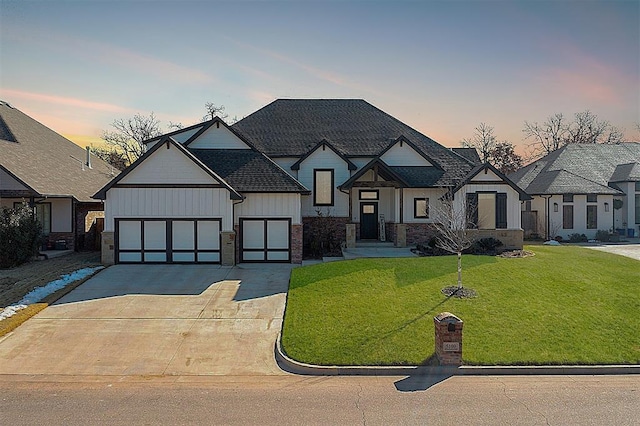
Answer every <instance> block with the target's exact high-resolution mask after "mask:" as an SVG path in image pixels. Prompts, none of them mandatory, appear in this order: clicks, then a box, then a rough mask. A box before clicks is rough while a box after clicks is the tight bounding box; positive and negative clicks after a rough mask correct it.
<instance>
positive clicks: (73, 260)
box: [0, 252, 100, 309]
mask: <svg viewBox="0 0 640 426" xmlns="http://www.w3.org/2000/svg"><path fill="white" fill-rule="evenodd" d="M99 265H100V252H82V253H70V254H67V255H64V256H60V257H54V258H52V259H47V260H33V261H31V262H28V263H25V264H23V265H20V266H18V267H15V268H10V269H0V309H1V308H4V307H6V306H9V305H12V304H15V303H16V302H17V301H19V300H20V299H22V297H23V296H24V295H25V294H27V293H29V292H30V291H31V290H33V289H34V288H36V287H41V286H43V285H45V284H47V283H48V282H51V281H55V280H57V279H58V278H60V277H61V276H62V275H65V274H69V273H71V272H73V271H77V270H78V269H82V268H90V267H93V266H99Z"/></svg>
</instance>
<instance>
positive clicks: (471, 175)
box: [453, 163, 531, 201]
mask: <svg viewBox="0 0 640 426" xmlns="http://www.w3.org/2000/svg"><path fill="white" fill-rule="evenodd" d="M486 169H489V170H491V171H492V172H493V173H495V174H496V176H498V177H499V178H500V179H502V181H503V182H505V183H506V184H507V185H509V186H510V187H511V188H513V189H514V190H516V191H517V192H518V194H520V197H519V198H520V201H526V200H531V195H529V194H527V193H526V192H524V190H523V189H522V188H520V187H519V186H518V185H516V184H515V183H514V182H513V181H512V180H511V179H509V178H508V177H507V176H505V175H504V173H502V172H501V171H500V170H498V169H496V168H495V167H494V166H493V165H491V164H489V163H484V164H480V165H479V166H476V167H475V168H474V169H472V170H471V171H470V172H469V174H468V175H467V177H466V178H465V179H464V180H463V181H462V182H460V183H459V184H458V185H457V186H456V187H455V188H454V189H453V193H456V192H458V191H459V190H460V189H461V188H462V187H463V186H465V185H467V184H470V183H473V182H471V179H473V178H474V177H475V176H477V175H478V173H480V172H481V171H482V170H486Z"/></svg>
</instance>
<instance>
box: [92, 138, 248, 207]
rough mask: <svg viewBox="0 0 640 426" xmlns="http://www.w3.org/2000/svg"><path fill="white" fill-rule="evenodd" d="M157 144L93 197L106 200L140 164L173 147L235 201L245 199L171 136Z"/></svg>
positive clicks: (161, 139)
mask: <svg viewBox="0 0 640 426" xmlns="http://www.w3.org/2000/svg"><path fill="white" fill-rule="evenodd" d="M157 142H158V143H156V144H155V145H154V146H153V147H151V149H149V150H148V151H147V152H145V153H144V154H143V155H142V156H141V157H139V158H138V159H137V160H136V161H134V162H133V163H132V164H131V165H129V167H127V168H126V169H124V170H123V171H122V173H120V174H119V175H118V176H116V177H115V178H114V179H113V180H111V182H109V183H107V184H106V185H105V186H104V187H102V188H101V189H100V190H99V191H98V192H96V193H95V194H94V195H93V197H94V198H97V199H101V200H104V199H106V198H107V191H108V190H109V189H111V188H112V187H114V186H116V185H117V184H118V182H120V181H121V180H122V179H124V178H125V177H126V176H127V175H128V174H129V173H131V171H133V169H135V168H136V167H137V166H138V165H139V164H140V163H142V162H143V161H145V160H146V159H147V158H148V157H149V156H151V155H152V154H153V153H154V152H155V151H157V150H158V149H161V148H162V147H163V146H165V144H166V146H167V147H169V146H173V147H175V148H176V149H178V150H179V151H180V152H182V153H183V154H184V155H186V156H187V158H189V159H190V160H191V161H193V162H194V163H195V164H196V165H197V166H198V167H200V168H201V169H202V170H203V171H204V172H206V173H207V174H208V175H209V176H211V177H212V178H213V179H214V180H215V181H218V182H220V185H222V186H223V187H224V188H226V189H227V190H228V191H229V196H230V197H231V199H234V200H241V199H242V198H243V197H242V195H240V194H239V193H238V192H237V191H236V190H235V189H234V188H232V187H231V186H230V185H229V184H228V183H227V182H226V181H225V180H224V179H223V178H222V177H221V176H219V175H218V174H216V173H215V172H214V171H212V170H211V169H210V168H209V167H207V166H206V165H205V164H204V163H202V161H200V160H199V159H198V158H196V157H195V156H194V155H193V154H192V153H191V152H189V150H187V148H185V147H184V146H182V144H181V143H179V142H176V140H175V139H173V138H172V137H171V136H167V135H164V136H162V137H161V138H160V139H159V140H157Z"/></svg>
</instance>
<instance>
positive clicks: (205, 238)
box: [198, 220, 220, 251]
mask: <svg viewBox="0 0 640 426" xmlns="http://www.w3.org/2000/svg"><path fill="white" fill-rule="evenodd" d="M198 250H199V251H200V250H220V222H218V221H213V220H201V221H199V222H198Z"/></svg>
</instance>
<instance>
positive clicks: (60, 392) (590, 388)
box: [0, 376, 640, 426]
mask: <svg viewBox="0 0 640 426" xmlns="http://www.w3.org/2000/svg"><path fill="white" fill-rule="evenodd" d="M14 377H15V376H14ZM102 379H104V377H102ZM102 379H101V380H98V381H92V380H90V379H87V378H85V379H84V380H85V381H81V382H77V381H71V380H75V379H71V378H68V379H67V380H68V381H67V382H65V381H64V380H62V381H57V382H56V383H52V382H50V381H48V379H46V378H42V377H34V378H32V379H31V380H32V381H29V382H25V381H11V380H9V381H7V380H2V379H0V413H2V414H1V416H2V420H3V422H6V423H5V424H11V425H32V424H44V423H46V424H54V425H60V424H64V425H100V424H109V425H142V424H198V425H199V424H212V425H245V424H248V425H279V426H282V425H358V424H361V425H613V424H615V425H638V424H640V379H639V377H638V376H543V377H540V376H505V377H463V376H455V377H450V378H444V377H427V376H422V377H420V376H416V377H406V376H405V377H310V376H262V377H258V376H253V377H252V376H235V377H233V376H226V377H223V376H209V377H202V376H200V377H197V376H190V377H187V378H177V377H174V378H172V379H171V380H168V378H167V377H164V378H155V377H147V378H137V379H132V378H129V379H125V380H122V378H114V380H111V381H104V380H102Z"/></svg>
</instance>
